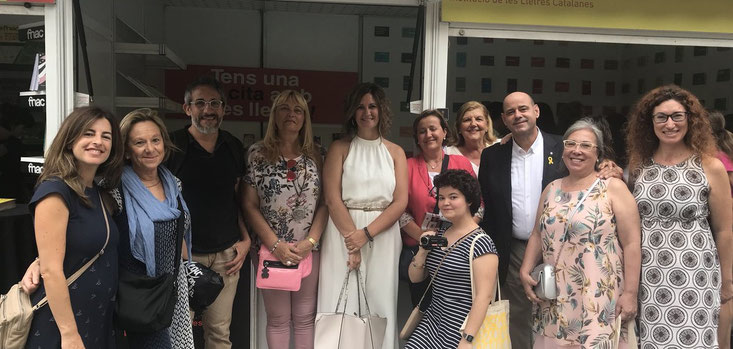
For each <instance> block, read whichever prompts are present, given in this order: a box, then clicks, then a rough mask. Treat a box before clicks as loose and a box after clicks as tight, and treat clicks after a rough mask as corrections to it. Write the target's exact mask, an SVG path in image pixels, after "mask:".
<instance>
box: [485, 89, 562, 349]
mask: <svg viewBox="0 0 733 349" xmlns="http://www.w3.org/2000/svg"><path fill="white" fill-rule="evenodd" d="M539 116H540V111H539V107H538V106H537V104H535V103H534V101H533V100H532V97H530V96H529V95H528V94H526V93H524V92H514V93H511V94H509V95H507V96H506V98H504V103H503V108H502V113H501V119H502V121H503V122H504V125H506V127H507V128H508V129H509V131H510V132H511V133H512V140H511V141H508V142H506V143H505V144H497V145H494V146H491V147H488V148H486V149H484V151H483V153H481V165H480V168H479V177H478V179H479V183H480V184H481V194H482V198H483V201H484V206H485V211H484V218H483V221H482V222H481V227H482V228H483V229H484V230H485V231H486V232H488V233H489V235H490V236H491V238H492V239H493V240H494V244H495V245H496V249H497V251H498V252H499V280H500V281H501V285H502V286H501V287H502V295H503V296H504V297H505V298H506V299H509V302H510V304H511V307H510V309H511V314H510V317H509V320H510V324H509V329H510V336H511V340H512V347H513V348H514V349H517V348H521V349H525V348H531V346H532V330H531V327H530V324H531V316H532V303H531V302H530V301H529V300H528V299H527V296H526V295H525V294H524V289H523V288H522V283H521V282H520V280H519V267H520V266H521V265H522V258H523V257H524V249H525V247H526V246H527V239H528V238H529V235H530V234H531V233H532V228H533V227H534V223H535V215H536V213H537V205H538V204H539V198H540V194H541V193H542V189H543V188H544V187H545V186H546V185H547V184H548V183H550V182H552V181H553V180H555V179H557V178H562V177H564V176H566V175H567V174H568V172H567V169H566V168H565V165H564V164H563V162H562V159H561V157H562V152H563V144H562V138H561V137H559V136H556V135H552V134H548V133H544V132H542V131H540V130H539V129H538V128H537V126H536V122H537V118H538V117H539Z"/></svg>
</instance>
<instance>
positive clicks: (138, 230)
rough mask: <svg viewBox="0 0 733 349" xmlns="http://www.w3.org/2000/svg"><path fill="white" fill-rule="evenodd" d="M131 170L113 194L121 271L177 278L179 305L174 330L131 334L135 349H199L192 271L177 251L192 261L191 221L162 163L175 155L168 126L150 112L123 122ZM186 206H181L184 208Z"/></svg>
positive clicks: (135, 114) (140, 112)
mask: <svg viewBox="0 0 733 349" xmlns="http://www.w3.org/2000/svg"><path fill="white" fill-rule="evenodd" d="M120 130H121V133H122V140H123V142H124V146H125V162H126V165H125V167H124V168H123V170H122V185H121V186H120V187H119V188H117V189H114V190H112V192H111V193H112V197H114V198H115V199H116V201H117V205H118V209H119V210H118V212H117V214H116V215H115V217H114V219H115V222H117V226H118V227H119V230H120V247H119V263H120V268H121V270H125V271H127V272H131V273H135V274H139V275H147V276H151V277H156V276H160V275H163V274H171V273H172V274H175V273H176V272H177V278H176V283H175V286H176V293H177V298H176V305H175V308H174V311H173V319H172V321H171V325H170V326H169V327H168V328H164V329H161V330H158V331H155V332H150V333H136V332H131V331H126V333H127V339H128V341H129V344H130V347H131V348H150V349H193V347H194V346H193V332H192V329H191V318H190V315H189V307H188V281H187V279H186V267H185V265H184V263H182V262H181V257H179V260H178V264H179V266H178V271H176V270H175V265H176V260H175V257H176V249H177V248H180V249H181V252H180V255H181V256H183V257H185V258H187V256H188V251H189V250H188V248H187V246H191V245H190V243H191V218H190V214H189V213H188V208H187V206H186V202H185V201H183V195H182V194H181V183H180V181H179V180H178V178H176V177H175V176H174V175H173V174H172V173H171V172H170V171H169V170H168V169H167V168H165V166H161V163H162V162H163V161H164V160H165V159H166V158H167V157H168V155H169V154H170V153H171V152H172V151H173V149H174V146H173V143H172V142H171V140H170V138H169V137H168V131H167V130H166V128H165V124H164V123H163V120H162V119H161V118H160V117H158V114H157V113H156V112H155V111H153V110H151V109H148V108H142V109H137V110H133V111H132V112H130V113H129V114H127V115H126V116H125V117H124V118H123V119H122V121H121V122H120ZM179 202H180V206H179ZM181 215H184V227H185V232H184V242H183V245H182V246H176V241H177V236H178V219H179V217H180V216H181Z"/></svg>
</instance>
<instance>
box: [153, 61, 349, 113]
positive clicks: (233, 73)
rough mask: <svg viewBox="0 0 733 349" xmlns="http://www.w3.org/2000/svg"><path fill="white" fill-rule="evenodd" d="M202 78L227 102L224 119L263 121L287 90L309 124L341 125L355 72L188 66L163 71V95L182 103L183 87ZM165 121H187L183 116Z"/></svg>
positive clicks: (184, 88)
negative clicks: (301, 104) (304, 107)
mask: <svg viewBox="0 0 733 349" xmlns="http://www.w3.org/2000/svg"><path fill="white" fill-rule="evenodd" d="M202 75H209V76H212V77H214V78H216V79H217V80H219V82H221V84H222V86H223V89H224V94H225V95H226V96H225V97H226V101H227V105H226V110H225V116H224V118H225V119H227V120H241V121H267V117H268V116H269V113H270V106H271V105H272V101H273V99H275V97H277V95H278V94H279V93H280V91H283V90H287V89H290V90H296V91H298V92H300V93H302V94H303V96H304V97H305V99H306V101H307V102H308V107H309V108H310V111H311V121H312V122H313V123H320V124H341V123H343V120H344V98H346V95H347V94H348V93H349V91H351V89H352V88H353V87H354V85H356V83H357V81H358V75H357V73H355V72H329V71H314V70H290V69H269V68H243V67H225V66H209V65H188V66H187V69H186V70H166V71H165V95H166V96H167V97H168V98H170V99H172V100H174V101H177V102H181V103H183V94H184V92H185V90H186V86H187V85H188V84H189V83H190V82H191V81H194V80H196V78H198V77H199V76H202ZM166 117H169V118H170V117H173V118H187V116H186V115H185V114H183V113H180V114H167V115H166Z"/></svg>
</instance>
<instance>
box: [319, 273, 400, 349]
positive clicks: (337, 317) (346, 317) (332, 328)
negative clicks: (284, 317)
mask: <svg viewBox="0 0 733 349" xmlns="http://www.w3.org/2000/svg"><path fill="white" fill-rule="evenodd" d="M354 272H356V287H357V289H358V292H357V295H358V299H357V301H358V302H359V313H358V314H353V315H352V314H346V304H347V302H348V286H349V275H350V274H351V271H349V272H347V273H346V278H344V284H343V286H341V293H340V295H339V300H338V303H336V310H335V312H333V313H318V314H316V329H315V345H314V348H318V349H340V348H348V349H381V348H382V342H383V341H384V333H385V331H386V330H387V318H385V317H381V316H379V315H375V314H372V313H371V311H370V310H369V303H368V302H367V299H366V293H365V289H366V287H364V285H363V280H362V279H361V273H360V272H359V271H354ZM344 294H346V297H344ZM362 296H364V305H366V313H365V314H362V313H361V297H362ZM342 299H343V301H344V306H343V310H342V311H339V308H341V300H342Z"/></svg>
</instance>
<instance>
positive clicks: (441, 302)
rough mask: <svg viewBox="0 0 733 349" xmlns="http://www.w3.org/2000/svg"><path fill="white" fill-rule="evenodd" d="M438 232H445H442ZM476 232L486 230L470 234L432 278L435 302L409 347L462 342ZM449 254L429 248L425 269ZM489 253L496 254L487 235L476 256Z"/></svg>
mask: <svg viewBox="0 0 733 349" xmlns="http://www.w3.org/2000/svg"><path fill="white" fill-rule="evenodd" d="M438 234H439V235H442V232H439V233H438ZM476 234H486V233H485V232H484V231H483V229H481V228H476V229H475V230H474V231H472V232H471V233H470V235H469V236H468V237H466V238H465V239H463V240H462V241H460V242H459V243H458V245H456V246H455V247H454V249H453V251H451V252H450V254H449V255H448V257H446V258H445V261H443V265H442V266H440V270H439V271H438V274H437V275H436V277H435V280H434V281H433V286H432V287H433V301H432V302H431V303H430V308H428V310H427V311H426V312H425V315H424V316H423V318H422V321H420V324H419V325H418V326H417V328H416V329H415V331H414V332H413V333H412V336H410V339H409V341H408V342H407V345H406V346H405V348H406V349H426V348H434V349H444V348H455V347H456V346H457V345H458V342H460V341H461V333H460V328H461V324H463V320H465V319H466V315H468V312H469V311H470V310H471V305H472V304H473V300H472V296H471V273H470V269H469V265H468V256H469V251H470V249H471V242H472V241H473V238H474V237H475V236H476ZM446 253H447V251H446V250H442V249H435V250H432V251H430V253H429V254H428V258H427V261H426V266H427V268H426V269H425V272H427V273H429V274H430V275H433V273H434V272H435V269H437V268H438V264H440V260H441V259H443V256H445V254H446ZM487 253H493V254H496V247H494V242H493V241H491V238H490V237H489V236H488V235H486V236H484V237H481V238H479V239H478V240H476V246H474V250H473V258H474V259H476V258H478V257H481V256H483V255H485V254H487ZM527 335H528V336H529V335H531V334H529V333H528V334H527Z"/></svg>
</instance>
